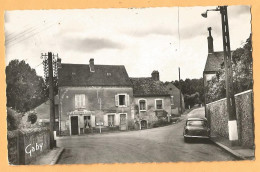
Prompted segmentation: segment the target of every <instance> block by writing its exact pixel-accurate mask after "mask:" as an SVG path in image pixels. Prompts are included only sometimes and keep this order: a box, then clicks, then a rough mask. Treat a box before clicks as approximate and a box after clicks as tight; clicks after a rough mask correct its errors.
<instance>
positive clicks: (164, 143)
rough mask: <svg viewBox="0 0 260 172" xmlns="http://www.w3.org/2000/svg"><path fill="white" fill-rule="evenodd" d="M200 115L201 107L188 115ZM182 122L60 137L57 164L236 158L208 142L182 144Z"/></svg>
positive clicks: (223, 159) (202, 112)
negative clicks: (59, 151)
mask: <svg viewBox="0 0 260 172" xmlns="http://www.w3.org/2000/svg"><path fill="white" fill-rule="evenodd" d="M201 114H202V115H201ZM203 114H204V109H203V108H200V109H196V110H193V111H191V112H190V113H189V114H188V116H189V117H196V116H203ZM184 121H185V120H183V121H181V122H179V123H177V124H173V125H170V126H166V127H160V128H154V129H147V130H141V131H131V132H120V133H107V134H100V135H99V134H97V135H86V136H73V137H64V138H59V140H58V141H57V144H58V146H60V147H65V150H64V152H63V154H62V155H61V158H60V160H59V161H58V164H90V163H117V162H119V163H133V162H177V161H227V160H235V159H234V158H233V157H232V156H231V155H229V154H228V153H226V152H224V151H223V150H222V149H220V148H219V147H217V146H215V145H214V144H213V143H211V142H207V141H196V142H192V143H185V142H184V140H183V135H182V132H183V127H184Z"/></svg>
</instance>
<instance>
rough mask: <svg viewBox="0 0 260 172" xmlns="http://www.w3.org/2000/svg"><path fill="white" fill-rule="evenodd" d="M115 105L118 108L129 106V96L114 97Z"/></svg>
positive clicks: (119, 95) (118, 95)
mask: <svg viewBox="0 0 260 172" xmlns="http://www.w3.org/2000/svg"><path fill="white" fill-rule="evenodd" d="M115 105H116V106H119V107H126V106H129V95H128V94H117V95H115Z"/></svg>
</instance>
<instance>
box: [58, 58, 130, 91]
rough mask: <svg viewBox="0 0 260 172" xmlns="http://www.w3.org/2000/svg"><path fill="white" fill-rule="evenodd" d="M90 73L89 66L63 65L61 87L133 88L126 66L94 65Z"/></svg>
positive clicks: (60, 71)
mask: <svg viewBox="0 0 260 172" xmlns="http://www.w3.org/2000/svg"><path fill="white" fill-rule="evenodd" d="M94 68H95V72H90V68H89V65H88V64H64V63H63V64H61V68H60V69H59V73H58V76H59V86H74V87H77V86H131V84H132V83H131V81H130V79H129V77H128V74H127V72H126V69H125V67H124V66H117V65H94Z"/></svg>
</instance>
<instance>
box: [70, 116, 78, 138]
mask: <svg viewBox="0 0 260 172" xmlns="http://www.w3.org/2000/svg"><path fill="white" fill-rule="evenodd" d="M70 121H71V135H78V134H79V124H78V116H72V117H71V118H70Z"/></svg>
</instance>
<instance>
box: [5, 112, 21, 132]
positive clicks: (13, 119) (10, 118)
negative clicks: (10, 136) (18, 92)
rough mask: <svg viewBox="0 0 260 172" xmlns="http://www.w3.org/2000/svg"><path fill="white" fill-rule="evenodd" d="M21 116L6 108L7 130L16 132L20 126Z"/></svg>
mask: <svg viewBox="0 0 260 172" xmlns="http://www.w3.org/2000/svg"><path fill="white" fill-rule="evenodd" d="M21 118H22V115H21V114H19V113H17V112H16V111H14V110H13V109H11V108H7V130H8V131H11V130H16V129H18V126H19V124H20V121H21Z"/></svg>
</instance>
